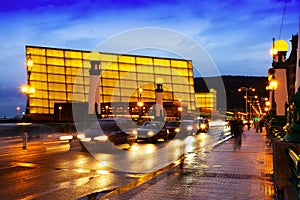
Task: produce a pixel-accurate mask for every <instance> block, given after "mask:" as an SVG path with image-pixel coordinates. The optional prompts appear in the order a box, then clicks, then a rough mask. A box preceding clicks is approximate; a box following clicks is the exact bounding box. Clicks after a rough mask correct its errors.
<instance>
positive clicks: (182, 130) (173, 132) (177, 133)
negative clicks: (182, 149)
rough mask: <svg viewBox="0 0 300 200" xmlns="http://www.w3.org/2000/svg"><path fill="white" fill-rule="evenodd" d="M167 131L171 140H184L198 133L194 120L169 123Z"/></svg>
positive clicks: (166, 127)
mask: <svg viewBox="0 0 300 200" xmlns="http://www.w3.org/2000/svg"><path fill="white" fill-rule="evenodd" d="M165 129H166V130H167V132H168V134H169V137H170V138H178V139H184V138H186V137H188V136H192V135H195V133H196V129H195V127H194V121H193V120H180V121H169V122H167V123H166V126H165Z"/></svg>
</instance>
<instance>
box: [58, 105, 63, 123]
mask: <svg viewBox="0 0 300 200" xmlns="http://www.w3.org/2000/svg"><path fill="white" fill-rule="evenodd" d="M58 110H59V121H61V110H62V106H59V107H58Z"/></svg>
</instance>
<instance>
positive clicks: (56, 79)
mask: <svg viewBox="0 0 300 200" xmlns="http://www.w3.org/2000/svg"><path fill="white" fill-rule="evenodd" d="M48 81H49V82H60V83H65V76H64V75H58V74H48Z"/></svg>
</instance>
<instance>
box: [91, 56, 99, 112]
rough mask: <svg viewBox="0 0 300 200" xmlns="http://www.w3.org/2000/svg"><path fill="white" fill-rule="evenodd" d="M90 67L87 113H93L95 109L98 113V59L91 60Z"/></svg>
mask: <svg viewBox="0 0 300 200" xmlns="http://www.w3.org/2000/svg"><path fill="white" fill-rule="evenodd" d="M90 63H91V69H90V71H89V72H90V89H89V102H88V114H94V113H95V110H97V112H98V114H100V112H101V108H100V88H99V82H100V77H99V76H100V73H101V70H100V68H99V66H100V61H94V60H91V61H90Z"/></svg>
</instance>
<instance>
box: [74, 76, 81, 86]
mask: <svg viewBox="0 0 300 200" xmlns="http://www.w3.org/2000/svg"><path fill="white" fill-rule="evenodd" d="M74 84H75V85H78V84H79V85H83V77H82V76H76V79H75V82H74Z"/></svg>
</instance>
